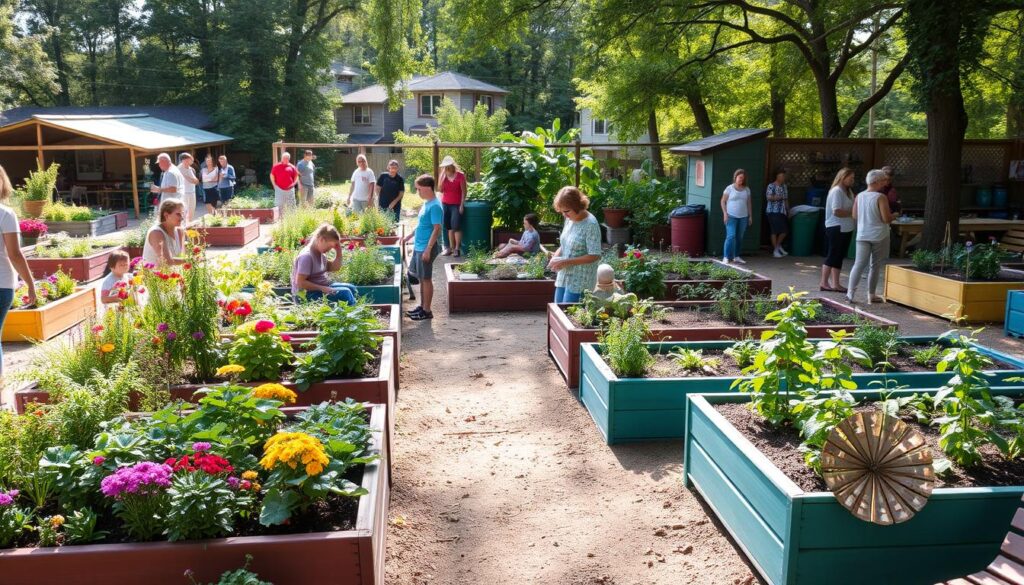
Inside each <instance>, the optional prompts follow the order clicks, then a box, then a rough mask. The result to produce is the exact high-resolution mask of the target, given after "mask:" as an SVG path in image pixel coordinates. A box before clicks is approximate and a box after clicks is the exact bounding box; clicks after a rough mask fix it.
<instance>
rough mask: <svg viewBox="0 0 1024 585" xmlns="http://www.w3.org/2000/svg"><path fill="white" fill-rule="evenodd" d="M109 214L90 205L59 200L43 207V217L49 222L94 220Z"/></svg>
mask: <svg viewBox="0 0 1024 585" xmlns="http://www.w3.org/2000/svg"><path fill="white" fill-rule="evenodd" d="M104 215H107V214H106V213H102V212H99V211H94V210H92V209H89V208H88V207H80V206H77V205H67V204H65V203H61V202H59V201H54V202H51V203H47V204H46V206H45V207H43V213H42V217H43V219H45V220H46V221H48V222H53V221H92V220H94V219H97V218H100V217H103V216H104Z"/></svg>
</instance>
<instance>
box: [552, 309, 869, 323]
mask: <svg viewBox="0 0 1024 585" xmlns="http://www.w3.org/2000/svg"><path fill="white" fill-rule="evenodd" d="M749 307H750V308H749V309H748V310H747V318H746V321H745V322H744V323H743V324H742V325H741V324H739V323H737V322H735V321H732V320H729V319H725V318H723V317H722V316H721V315H719V314H718V312H717V311H715V310H714V309H711V308H702V309H688V308H683V307H678V308H671V307H670V308H669V309H668V310H667V311H666V313H665V318H664V319H661V320H659V321H657V322H656V323H654V324H653V325H652V327H651V329H697V328H699V329H707V328H711V327H764V326H774V325H775V323H774V322H768V321H765V320H764V319H759V318H758V317H757V314H756V313H755V312H754V309H753V303H750V304H749ZM779 308H781V307H779ZM773 310H774V309H773ZM850 316H851V314H850V313H842V312H840V311H837V310H835V309H833V308H832V307H829V306H826V305H821V306H819V308H818V311H817V312H816V313H815V317H814V319H812V320H810V321H808V322H807V325H835V326H836V327H837V329H838V328H841V326H842V325H851V324H852V323H851V317H850ZM569 320H570V321H572V324H573V325H574V326H575V327H578V328H581V329H591V327H586V326H584V325H582V324H580V322H579V321H578V320H577V319H576V318H575V317H572V316H570V317H569Z"/></svg>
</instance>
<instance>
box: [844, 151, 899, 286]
mask: <svg viewBox="0 0 1024 585" xmlns="http://www.w3.org/2000/svg"><path fill="white" fill-rule="evenodd" d="M866 180H867V183H868V188H867V190H866V191H864V192H862V193H860V194H858V195H857V197H856V199H854V201H853V219H854V220H856V221H857V256H856V259H855V260H854V262H853V269H851V270H850V281H849V282H848V283H847V292H846V300H848V301H850V302H851V303H853V302H855V301H854V299H855V298H856V292H857V287H858V285H860V278H861V276H862V275H863V274H864V269H865V268H866V269H867V271H868V304H869V305H870V304H871V303H880V302H882V298H881V297H879V296H876V295H875V290H876V289H877V288H878V273H879V271H881V269H882V264H883V263H884V262H885V259H886V258H888V257H889V224H890V223H892V220H893V215H892V213H890V211H889V202H888V200H887V199H886V198H885V195H883V194H882V193H881V189H882V187H884V186H885V181H886V178H885V173H884V172H882V171H880V170H878V169H875V170H871V171H868V175H867V178H866Z"/></svg>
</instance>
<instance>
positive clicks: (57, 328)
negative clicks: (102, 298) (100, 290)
mask: <svg viewBox="0 0 1024 585" xmlns="http://www.w3.org/2000/svg"><path fill="white" fill-rule="evenodd" d="M95 314H96V291H94V290H93V289H91V288H80V289H77V290H76V291H75V292H73V293H71V294H70V295H69V296H66V297H64V298H63V299H61V300H59V301H54V302H52V303H50V304H48V305H44V306H42V307H40V308H38V309H15V310H12V311H11V312H9V313H7V320H6V321H4V329H3V335H2V336H0V340H3V341H26V340H38V341H46V340H47V339H50V338H51V337H55V336H56V335H58V334H59V333H62V332H64V331H66V330H68V329H70V328H71V327H73V326H75V325H77V324H79V323H81V322H82V321H84V320H86V319H87V318H89V317H91V316H93V315H95Z"/></svg>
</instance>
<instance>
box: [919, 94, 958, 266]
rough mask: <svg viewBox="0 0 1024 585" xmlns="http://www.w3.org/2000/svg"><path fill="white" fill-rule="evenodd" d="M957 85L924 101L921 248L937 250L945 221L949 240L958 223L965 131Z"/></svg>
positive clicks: (943, 235) (944, 228) (942, 236)
mask: <svg viewBox="0 0 1024 585" xmlns="http://www.w3.org/2000/svg"><path fill="white" fill-rule="evenodd" d="M956 77H957V78H958V79H957V84H956V85H955V86H952V85H951V86H949V87H948V88H942V89H940V91H939V92H937V93H938V95H933V96H931V98H930V99H929V100H928V102H929V103H928V108H927V110H926V112H925V113H926V115H927V118H928V172H927V177H928V191H927V195H926V197H925V203H924V216H925V222H924V229H923V231H922V232H921V247H922V248H925V249H928V250H938V249H939V248H941V247H942V244H943V240H945V237H946V223H947V222H949V226H950V231H949V233H950V234H952V237H953V238H954V239H955V238H956V237H957V233H958V232H957V229H958V227H959V224H960V182H961V181H962V180H963V177H962V176H961V154H962V151H963V143H964V133H965V132H966V131H967V112H966V111H965V110H964V96H963V93H962V92H961V91H960V84H959V75H957V76H956Z"/></svg>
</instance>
